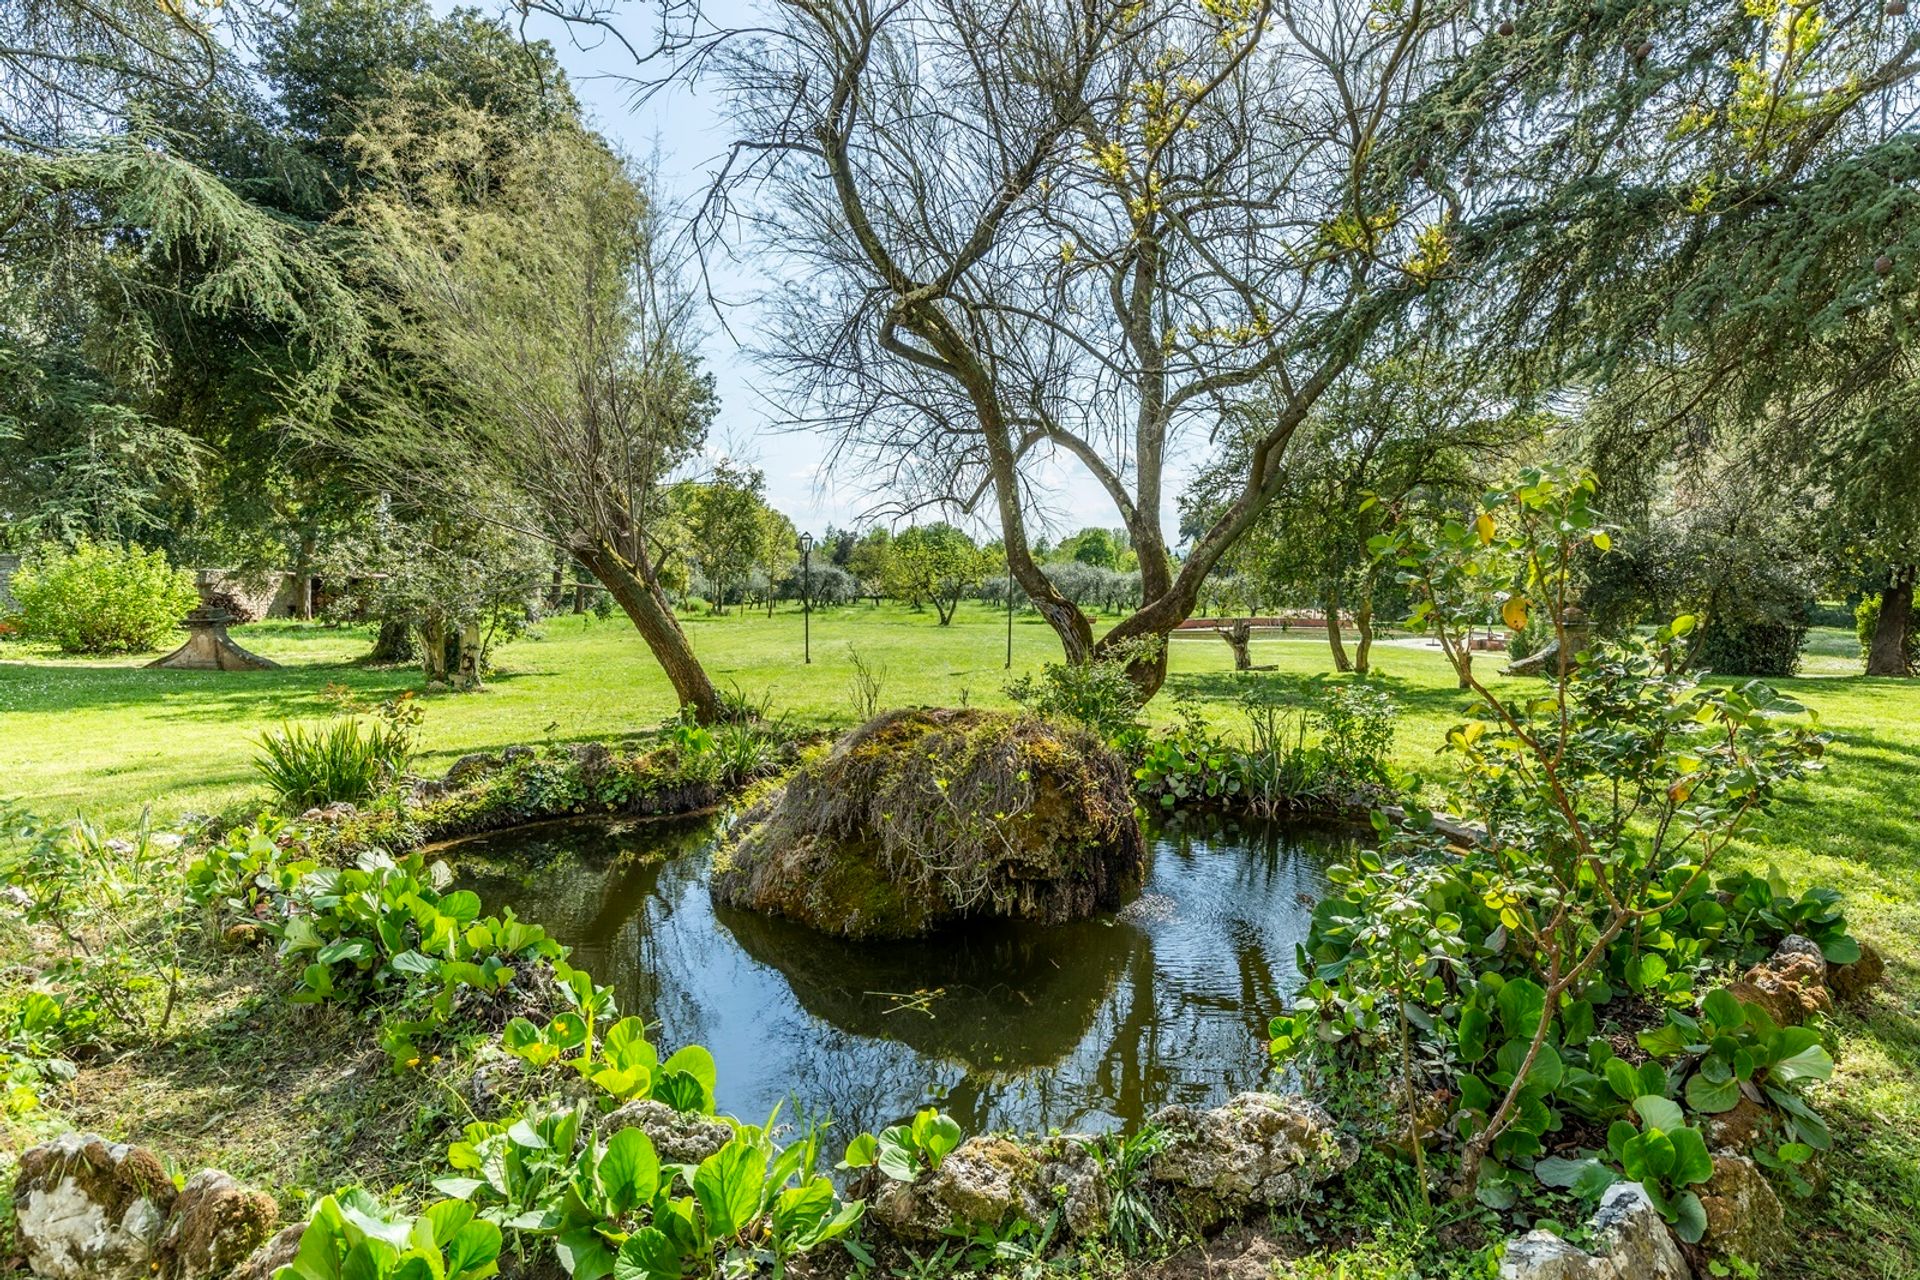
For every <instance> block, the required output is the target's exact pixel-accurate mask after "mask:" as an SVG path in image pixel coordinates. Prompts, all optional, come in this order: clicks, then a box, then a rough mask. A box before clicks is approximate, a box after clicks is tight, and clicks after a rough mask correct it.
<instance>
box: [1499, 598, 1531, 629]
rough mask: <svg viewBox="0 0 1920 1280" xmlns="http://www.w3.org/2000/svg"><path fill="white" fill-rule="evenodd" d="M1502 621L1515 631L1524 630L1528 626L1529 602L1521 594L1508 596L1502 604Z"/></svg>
mask: <svg viewBox="0 0 1920 1280" xmlns="http://www.w3.org/2000/svg"><path fill="white" fill-rule="evenodd" d="M1500 621H1502V622H1504V623H1506V624H1507V626H1508V628H1509V629H1511V630H1514V631H1524V630H1525V629H1526V626H1527V602H1526V601H1525V600H1524V599H1522V598H1521V597H1520V596H1508V597H1507V602H1506V603H1505V604H1503V605H1501V606H1500Z"/></svg>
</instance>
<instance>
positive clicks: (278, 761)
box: [253, 716, 413, 812]
mask: <svg viewBox="0 0 1920 1280" xmlns="http://www.w3.org/2000/svg"><path fill="white" fill-rule="evenodd" d="M259 747H260V752H259V754H258V755H256V756H255V757H254V760H253V768H254V772H256V773H258V774H259V775H260V776H261V777H262V778H263V779H265V780H266V783H267V786H268V787H270V788H271V789H272V790H273V793H274V796H275V797H276V798H277V799H278V800H279V802H280V804H281V806H282V807H283V808H286V809H290V810H294V811H296V812H297V811H300V810H303V809H310V808H313V807H314V806H316V805H327V804H338V803H341V802H345V803H349V804H358V803H360V802H361V801H364V800H367V799H370V798H372V797H373V796H376V795H378V794H380V792H382V791H384V790H385V789H386V788H387V787H388V786H390V785H391V784H392V783H393V782H394V781H395V780H396V779H398V778H399V777H400V775H402V774H403V773H405V772H406V769H407V762H408V761H409V760H411V759H412V758H413V734H412V732H411V730H410V728H408V727H407V726H405V725H402V724H396V723H393V722H392V721H389V720H376V721H374V722H373V723H368V722H366V721H364V720H362V719H360V718H359V717H357V716H342V717H341V718H339V719H337V720H335V721H333V722H332V723H331V724H328V725H325V726H321V727H309V726H306V725H302V724H283V725H281V726H280V728H278V729H269V730H267V732H266V733H264V734H262V735H261V738H260V742H259Z"/></svg>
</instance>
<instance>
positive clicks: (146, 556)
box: [8, 538, 200, 653]
mask: <svg viewBox="0 0 1920 1280" xmlns="http://www.w3.org/2000/svg"><path fill="white" fill-rule="evenodd" d="M8 589H9V590H10V591H11V592H12V593H13V597H14V599H15V600H16V601H17V602H18V604H19V614H18V617H19V622H20V629H21V631H22V632H24V633H25V634H26V635H29V636H32V637H35V638H37V639H44V640H51V641H53V642H54V643H55V644H57V645H59V646H60V648H61V649H62V650H63V651H65V652H67V653H139V652H141V651H143V650H147V649H157V648H159V647H160V643H161V641H163V640H165V639H166V638H167V635H168V633H169V632H171V631H172V630H173V629H174V627H176V626H178V625H179V622H180V619H181V617H182V616H184V615H185V614H186V612H187V611H188V610H189V609H192V608H193V607H194V606H195V605H196V604H198V603H199V600H200V595H199V592H197V591H196V590H194V586H193V575H192V574H190V573H188V572H187V571H186V570H185V569H175V568H173V567H171V566H170V565H168V564H167V557H166V555H165V554H164V553H163V552H160V551H148V550H146V549H144V548H142V547H141V546H140V545H139V544H137V543H131V542H130V543H126V544H124V545H120V544H115V543H109V542H91V541H88V540H87V539H85V538H83V539H81V540H80V542H79V543H78V544H76V545H75V546H74V548H73V550H71V551H68V550H67V549H66V548H64V547H61V546H59V545H58V544H56V543H51V542H49V543H44V544H42V545H41V546H40V548H39V549H38V550H36V551H34V552H33V553H32V554H31V555H29V556H28V557H27V558H26V560H24V561H23V562H22V563H21V565H20V567H19V569H17V570H15V571H14V575H13V580H12V582H11V583H10V584H9V587H8Z"/></svg>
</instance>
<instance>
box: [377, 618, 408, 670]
mask: <svg viewBox="0 0 1920 1280" xmlns="http://www.w3.org/2000/svg"><path fill="white" fill-rule="evenodd" d="M414 657H415V651H414V645H413V629H412V628H411V627H410V626H408V625H407V624H406V623H405V622H403V621H400V620H399V619H396V618H388V619H387V620H385V621H384V622H382V623H381V624H380V634H379V635H377V636H375V637H374V638H373V651H372V652H371V653H369V654H368V655H367V660H368V661H369V662H411V661H413V659H414Z"/></svg>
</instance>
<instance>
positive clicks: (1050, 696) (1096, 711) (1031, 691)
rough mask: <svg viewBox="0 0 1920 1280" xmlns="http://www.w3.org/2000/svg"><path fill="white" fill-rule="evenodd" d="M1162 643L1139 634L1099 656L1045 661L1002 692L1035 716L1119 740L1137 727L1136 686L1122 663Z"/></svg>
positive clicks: (1136, 659)
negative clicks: (1037, 671) (1035, 671)
mask: <svg viewBox="0 0 1920 1280" xmlns="http://www.w3.org/2000/svg"><path fill="white" fill-rule="evenodd" d="M1161 643H1162V642H1161V641H1160V640H1159V639H1158V638H1157V637H1152V636H1143V637H1140V638H1138V639H1136V640H1129V641H1126V642H1124V643H1123V644H1120V645H1116V646H1115V647H1114V649H1113V650H1112V651H1110V652H1109V653H1108V654H1107V655H1104V656H1103V657H1102V658H1101V659H1100V660H1098V661H1093V662H1081V663H1068V662H1049V663H1047V664H1046V665H1045V666H1043V667H1041V669H1040V674H1039V675H1038V676H1034V675H1024V676H1021V677H1020V678H1019V679H1017V680H1015V681H1013V682H1012V683H1011V684H1009V685H1008V686H1007V696H1008V697H1010V698H1012V699H1013V700H1014V701H1015V702H1017V703H1019V704H1020V705H1021V706H1023V707H1025V708H1026V709H1027V710H1029V711H1031V712H1033V714H1035V715H1037V716H1048V717H1053V718H1057V719H1062V720H1067V721H1070V722H1072V723H1074V724H1077V725H1081V726H1082V727H1084V728H1086V729H1087V730H1088V731H1089V732H1091V733H1095V734H1098V735H1099V736H1100V739H1101V741H1103V742H1118V741H1122V740H1124V739H1125V738H1126V737H1127V735H1128V734H1129V733H1130V732H1132V731H1136V730H1137V729H1138V727H1139V722H1140V708H1141V698H1140V689H1139V686H1138V685H1136V684H1134V682H1133V679H1132V678H1131V677H1130V676H1128V674H1127V667H1128V666H1129V665H1130V664H1132V663H1134V662H1143V661H1149V660H1151V659H1152V658H1153V657H1154V656H1155V654H1156V653H1157V652H1158V649H1159V646H1160V644H1161Z"/></svg>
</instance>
